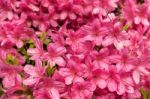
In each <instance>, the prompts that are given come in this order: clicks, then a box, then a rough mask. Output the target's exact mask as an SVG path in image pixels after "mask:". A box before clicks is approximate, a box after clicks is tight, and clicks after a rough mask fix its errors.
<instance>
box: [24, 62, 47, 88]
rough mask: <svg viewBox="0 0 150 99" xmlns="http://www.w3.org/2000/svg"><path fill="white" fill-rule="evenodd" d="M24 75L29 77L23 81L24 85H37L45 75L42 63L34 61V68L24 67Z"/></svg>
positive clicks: (30, 66)
mask: <svg viewBox="0 0 150 99" xmlns="http://www.w3.org/2000/svg"><path fill="white" fill-rule="evenodd" d="M24 71H25V73H27V74H28V75H30V76H29V77H28V78H27V79H25V80H24V81H23V84H25V85H34V84H38V83H39V81H40V80H41V79H42V78H43V75H44V73H45V68H44V67H42V63H41V61H40V60H36V66H35V67H34V66H32V65H26V66H25V67H24Z"/></svg>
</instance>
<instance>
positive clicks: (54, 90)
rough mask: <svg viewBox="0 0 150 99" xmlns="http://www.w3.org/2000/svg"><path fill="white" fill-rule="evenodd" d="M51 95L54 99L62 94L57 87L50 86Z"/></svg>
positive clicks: (57, 98)
mask: <svg viewBox="0 0 150 99" xmlns="http://www.w3.org/2000/svg"><path fill="white" fill-rule="evenodd" d="M48 93H49V95H50V96H51V98H52V99H60V98H59V97H60V95H59V92H58V90H57V89H55V88H50V90H49V92H48Z"/></svg>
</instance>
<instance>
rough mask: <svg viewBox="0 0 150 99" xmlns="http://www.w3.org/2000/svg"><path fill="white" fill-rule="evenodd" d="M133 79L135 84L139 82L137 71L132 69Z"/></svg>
mask: <svg viewBox="0 0 150 99" xmlns="http://www.w3.org/2000/svg"><path fill="white" fill-rule="evenodd" d="M132 76H133V80H134V81H135V83H136V84H138V83H139V82H140V73H139V72H138V71H133V75H132Z"/></svg>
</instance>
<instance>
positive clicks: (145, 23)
mask: <svg viewBox="0 0 150 99" xmlns="http://www.w3.org/2000/svg"><path fill="white" fill-rule="evenodd" d="M142 23H143V24H144V25H145V26H149V25H150V24H149V21H148V19H147V18H144V19H143V20H142Z"/></svg>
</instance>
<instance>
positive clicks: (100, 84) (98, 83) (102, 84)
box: [97, 79, 107, 89]
mask: <svg viewBox="0 0 150 99" xmlns="http://www.w3.org/2000/svg"><path fill="white" fill-rule="evenodd" d="M97 85H98V87H99V88H101V89H104V88H105V87H106V85H107V83H106V81H105V80H103V79H99V80H98V81H97Z"/></svg>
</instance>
